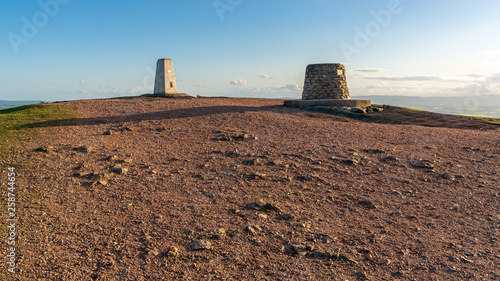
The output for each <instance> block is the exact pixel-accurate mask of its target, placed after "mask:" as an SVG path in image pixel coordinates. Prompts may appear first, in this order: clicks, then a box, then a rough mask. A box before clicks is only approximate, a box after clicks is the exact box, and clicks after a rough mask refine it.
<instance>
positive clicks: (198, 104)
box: [0, 98, 500, 280]
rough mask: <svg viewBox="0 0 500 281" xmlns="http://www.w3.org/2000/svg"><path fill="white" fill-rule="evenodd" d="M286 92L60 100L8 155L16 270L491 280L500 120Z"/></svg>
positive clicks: (159, 276)
mask: <svg viewBox="0 0 500 281" xmlns="http://www.w3.org/2000/svg"><path fill="white" fill-rule="evenodd" d="M282 103H283V101H282V100H274V99H245V98H198V99H155V98H138V99H107V100H85V101H71V102H65V103H62V104H63V105H68V106H76V107H77V109H78V112H79V118H78V119H76V120H62V121H59V122H52V123H47V124H45V125H46V126H45V127H44V128H43V129H42V130H41V133H40V136H39V137H38V138H37V139H34V140H31V141H30V142H27V143H26V144H25V149H24V152H23V153H20V154H19V155H18V156H17V157H16V158H14V159H12V160H10V161H11V162H12V163H15V164H24V167H25V168H19V169H18V177H17V180H18V183H19V189H18V192H19V196H18V197H19V198H18V199H19V200H20V201H23V200H24V202H25V204H26V206H27V207H25V208H21V209H19V210H17V214H18V217H19V229H18V233H17V235H18V239H19V240H18V248H17V254H18V265H17V266H18V268H17V269H18V270H20V273H17V275H16V276H18V277H19V278H20V279H21V280H500V245H499V241H498V239H499V238H500V228H499V227H500V213H499V210H500V209H499V205H500V204H499V203H500V201H499V200H500V199H499V186H498V180H499V177H500V176H499V172H500V168H499V162H500V131H499V130H480V129H481V128H480V127H481V126H476V127H475V128H476V129H470V128H471V126H465V125H464V127H468V128H469V129H463V128H462V129H461V128H445V127H446V126H445V125H446V124H445V123H447V122H444V121H443V119H442V118H438V117H436V116H438V115H433V114H431V113H429V114H427V115H425V114H424V115H422V114H421V113H415V114H416V115H418V120H419V123H422V120H424V121H425V122H427V123H428V124H427V125H429V124H430V125H432V124H434V123H433V122H434V121H433V120H438V119H439V120H440V121H439V122H441V123H439V124H437V125H439V126H445V127H425V126H417V125H397V124H378V123H370V122H363V121H358V120H353V119H349V118H346V117H340V116H334V115H328V114H324V113H315V112H307V111H301V110H299V109H292V108H286V107H283V106H281V105H282ZM47 106H50V105H47ZM380 114H384V113H380ZM409 114H410V113H409ZM416 115H415V116H416ZM439 116H441V117H442V116H443V115H439ZM410 117H411V116H410ZM450 118H451V117H450ZM457 118H458V117H457ZM410 119H411V118H410ZM451 119H453V118H451ZM444 120H448V119H444ZM460 120H465V119H460ZM425 122H424V123H425ZM449 122H452V121H449ZM449 122H448V123H449ZM464 122H469V121H464ZM470 122H474V121H470ZM454 124H455V125H454V127H457V126H456V123H454ZM424 125H425V124H424ZM434 125H436V124H434ZM458 127H459V126H458ZM472 127H474V126H472ZM12 163H11V164H12ZM4 164H5V163H4ZM6 172H7V171H6V168H4V169H3V170H2V180H3V179H5V178H6ZM23 194H24V195H23ZM5 245H6V244H5ZM0 252H1V253H2V255H4V256H6V255H7V246H5V247H2V249H1V251H0ZM6 268H7V267H6ZM6 268H5V270H4V272H2V273H0V276H12V275H8V274H7V272H6Z"/></svg>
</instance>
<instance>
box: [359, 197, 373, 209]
mask: <svg viewBox="0 0 500 281" xmlns="http://www.w3.org/2000/svg"><path fill="white" fill-rule="evenodd" d="M358 204H359V205H361V206H363V207H366V208H368V209H377V206H376V205H375V204H374V203H373V202H372V201H370V200H366V199H360V200H358Z"/></svg>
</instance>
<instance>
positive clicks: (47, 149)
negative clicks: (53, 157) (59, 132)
mask: <svg viewBox="0 0 500 281" xmlns="http://www.w3.org/2000/svg"><path fill="white" fill-rule="evenodd" d="M35 151H40V152H44V153H51V152H54V151H55V148H54V147H53V146H51V145H48V146H42V147H39V148H37V149H35Z"/></svg>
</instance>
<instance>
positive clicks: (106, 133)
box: [103, 130, 113, 136]
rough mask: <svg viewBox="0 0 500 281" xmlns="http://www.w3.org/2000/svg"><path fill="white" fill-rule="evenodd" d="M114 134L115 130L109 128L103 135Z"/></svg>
mask: <svg viewBox="0 0 500 281" xmlns="http://www.w3.org/2000/svg"><path fill="white" fill-rule="evenodd" d="M112 134H113V132H112V131H111V130H107V131H105V132H104V133H103V135H105V136H109V135H112Z"/></svg>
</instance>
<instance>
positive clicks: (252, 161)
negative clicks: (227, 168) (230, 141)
mask: <svg viewBox="0 0 500 281" xmlns="http://www.w3.org/2000/svg"><path fill="white" fill-rule="evenodd" d="M245 164H247V165H252V166H256V165H261V164H262V162H261V161H260V159H259V158H254V159H250V160H247V161H245Z"/></svg>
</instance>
